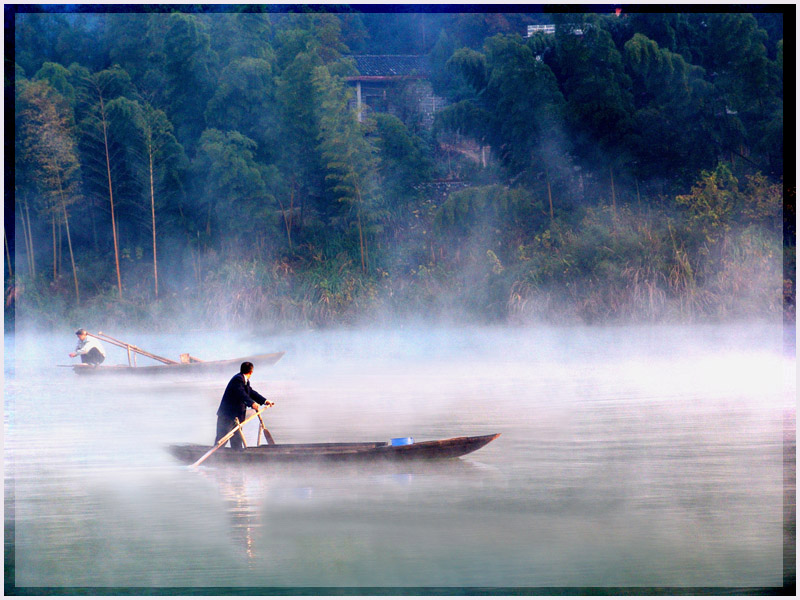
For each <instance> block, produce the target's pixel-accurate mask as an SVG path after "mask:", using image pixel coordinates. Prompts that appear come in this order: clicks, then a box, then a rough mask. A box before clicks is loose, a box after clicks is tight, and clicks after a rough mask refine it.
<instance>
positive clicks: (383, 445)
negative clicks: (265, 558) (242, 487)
mask: <svg viewBox="0 0 800 600" xmlns="http://www.w3.org/2000/svg"><path fill="white" fill-rule="evenodd" d="M499 435H500V434H499V433H494V434H491V435H479V436H471V437H456V438H450V439H445V440H432V441H426V442H413V443H409V444H405V445H399V446H395V445H392V444H391V443H390V442H354V443H322V444H269V445H260V446H250V447H247V448H245V449H244V450H233V449H232V448H220V449H219V450H217V451H216V452H214V453H213V454H211V455H210V456H209V457H208V460H207V462H209V463H211V462H213V463H215V464H270V463H287V462H329V461H332V462H342V461H406V460H436V459H446V458H457V457H459V456H463V455H465V454H469V453H470V452H474V451H475V450H478V449H480V448H483V447H484V446H485V445H486V444H488V443H489V442H491V441H492V440H494V439H496V438H497V437H498V436H499ZM211 448H212V447H211V446H203V445H200V444H177V445H173V446H170V447H169V451H170V453H171V454H172V455H173V456H175V457H176V458H177V459H178V460H180V461H181V462H184V463H187V464H192V463H194V462H196V461H197V460H198V459H200V458H201V457H203V456H204V455H205V454H206V453H208V451H209V450H210V449H211Z"/></svg>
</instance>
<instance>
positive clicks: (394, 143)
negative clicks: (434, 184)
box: [375, 113, 433, 205]
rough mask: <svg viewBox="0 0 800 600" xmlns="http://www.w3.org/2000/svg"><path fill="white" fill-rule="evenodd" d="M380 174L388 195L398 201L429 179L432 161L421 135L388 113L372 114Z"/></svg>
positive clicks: (411, 193) (412, 193) (407, 196)
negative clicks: (417, 134) (373, 115)
mask: <svg viewBox="0 0 800 600" xmlns="http://www.w3.org/2000/svg"><path fill="white" fill-rule="evenodd" d="M375 124H376V130H375V131H376V133H377V136H378V140H377V147H378V151H379V156H380V163H379V164H380V167H379V169H380V173H381V179H382V181H383V186H384V189H385V190H386V191H387V194H386V195H387V197H394V198H396V199H397V201H396V202H395V204H396V205H397V204H399V202H398V201H399V200H400V199H403V198H409V197H410V196H412V195H414V188H415V187H416V186H418V185H419V184H420V183H422V182H424V181H426V180H428V179H429V178H430V176H431V173H432V170H433V164H432V162H431V160H430V158H429V157H428V155H427V152H426V151H427V148H425V145H424V143H423V141H422V139H421V138H419V137H418V136H415V135H413V134H412V133H411V132H410V131H409V130H408V128H407V127H406V126H405V125H404V124H403V122H402V121H401V120H400V119H398V118H397V117H394V116H392V115H389V114H381V113H379V114H377V115H375Z"/></svg>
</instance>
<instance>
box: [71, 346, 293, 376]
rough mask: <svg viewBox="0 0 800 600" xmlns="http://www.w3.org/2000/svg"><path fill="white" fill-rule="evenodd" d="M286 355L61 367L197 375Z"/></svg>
mask: <svg viewBox="0 0 800 600" xmlns="http://www.w3.org/2000/svg"><path fill="white" fill-rule="evenodd" d="M283 355H284V353H283V352H273V353H271V354H256V355H253V356H243V357H241V358H230V359H227V360H205V361H197V362H186V363H179V362H175V363H170V364H157V365H143V366H131V365H98V366H96V367H95V366H92V365H87V364H83V363H79V364H76V365H59V366H68V367H72V369H73V371H75V372H76V373H78V374H80V375H120V374H123V375H127V374H133V375H176V374H192V375H194V374H197V373H205V372H220V371H230V370H231V369H233V370H234V371H237V372H238V370H239V366H240V365H241V364H242V363H243V362H244V361H249V362H251V363H253V364H254V365H255V366H256V368H259V367H265V366H270V365H274V364H275V363H276V362H278V361H279V360H280V359H281V357H282V356H283Z"/></svg>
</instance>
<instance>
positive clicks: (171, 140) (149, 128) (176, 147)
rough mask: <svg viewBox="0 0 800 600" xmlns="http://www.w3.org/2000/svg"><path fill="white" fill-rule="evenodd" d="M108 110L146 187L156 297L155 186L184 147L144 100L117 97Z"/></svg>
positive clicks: (135, 173) (160, 113)
mask: <svg viewBox="0 0 800 600" xmlns="http://www.w3.org/2000/svg"><path fill="white" fill-rule="evenodd" d="M108 114H109V119H110V121H111V122H112V124H113V126H114V129H115V130H116V131H118V132H122V133H123V135H122V137H123V138H124V139H126V140H127V141H128V145H127V152H128V154H129V155H130V156H131V162H132V163H133V164H132V166H131V170H132V176H133V177H137V178H140V179H143V180H145V182H146V183H145V184H144V185H143V186H141V187H142V188H143V189H144V190H146V192H145V194H144V195H146V196H147V198H148V204H149V211H148V212H149V225H150V229H151V232H152V241H153V280H154V292H155V297H156V298H158V252H157V241H156V239H157V236H156V204H157V203H156V190H159V191H161V188H162V186H163V183H162V182H163V181H164V179H165V178H167V177H168V176H169V174H170V172H171V171H175V170H176V169H177V168H178V165H179V163H180V162H181V161H182V160H185V156H184V154H183V148H182V147H181V145H180V144H179V143H178V141H177V140H176V139H175V136H174V135H173V133H172V132H173V128H172V123H170V121H169V119H167V116H166V115H165V114H164V112H163V111H161V110H158V109H155V108H153V106H151V105H150V104H149V103H147V102H145V103H143V104H142V103H139V102H138V101H136V100H130V99H128V98H125V97H120V98H116V99H114V100H112V101H111V102H109V103H108Z"/></svg>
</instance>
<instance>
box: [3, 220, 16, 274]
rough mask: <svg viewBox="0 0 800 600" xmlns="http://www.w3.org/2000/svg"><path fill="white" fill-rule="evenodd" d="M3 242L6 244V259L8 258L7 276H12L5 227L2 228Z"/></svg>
mask: <svg viewBox="0 0 800 600" xmlns="http://www.w3.org/2000/svg"><path fill="white" fill-rule="evenodd" d="M3 242H5V245H6V259H7V260H8V276H9V277H14V270H13V269H12V268H11V252H10V251H9V250H8V236H7V235H6V230H5V227H4V228H3Z"/></svg>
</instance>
